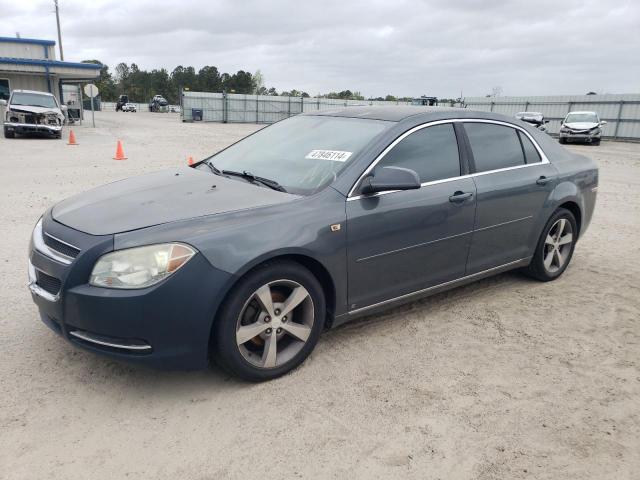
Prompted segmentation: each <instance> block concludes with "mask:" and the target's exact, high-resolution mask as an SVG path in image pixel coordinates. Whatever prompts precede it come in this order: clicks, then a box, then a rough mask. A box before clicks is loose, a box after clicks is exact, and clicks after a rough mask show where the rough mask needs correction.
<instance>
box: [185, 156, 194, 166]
mask: <svg viewBox="0 0 640 480" xmlns="http://www.w3.org/2000/svg"><path fill="white" fill-rule="evenodd" d="M187 163H188V164H189V165H193V163H194V162H193V157H192V156H191V155H189V158H188V159H187Z"/></svg>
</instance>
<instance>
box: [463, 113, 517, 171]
mask: <svg viewBox="0 0 640 480" xmlns="http://www.w3.org/2000/svg"><path fill="white" fill-rule="evenodd" d="M464 129H465V131H466V132H467V137H469V143H470V144H471V151H472V152H473V160H474V162H475V165H476V171H477V172H486V171H488V170H497V169H499V168H507V167H517V166H520V165H524V154H523V152H522V146H521V144H520V140H519V139H518V132H517V131H516V129H514V128H511V127H505V126H503V125H495V124H492V123H465V124H464Z"/></svg>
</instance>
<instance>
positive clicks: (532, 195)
mask: <svg viewBox="0 0 640 480" xmlns="http://www.w3.org/2000/svg"><path fill="white" fill-rule="evenodd" d="M597 187H598V169H597V167H596V164H595V163H594V162H593V161H592V160H590V159H588V158H587V157H584V156H582V155H578V154H575V153H573V152H570V151H569V150H567V149H564V148H562V147H561V146H560V145H558V143H557V142H556V141H554V140H553V139H552V138H551V137H549V136H548V135H546V134H543V133H542V132H540V131H539V130H537V129H535V128H533V127H531V126H529V125H527V124H525V123H522V122H520V121H518V120H516V119H514V118H511V117H507V116H504V115H499V114H494V113H489V112H475V111H470V110H465V109H459V110H456V109H441V108H437V107H435V108H434V107H424V109H422V110H420V111H418V110H417V109H416V108H415V107H411V106H404V107H350V108H346V109H340V110H329V111H323V112H314V113H307V114H301V115H297V116H295V117H291V118H289V119H287V120H283V121H281V122H278V123H275V124H273V125H271V126H268V127H266V128H264V129H262V130H260V131H258V132H256V133H254V134H252V135H250V136H248V137H247V138H245V139H243V140H241V141H240V142H238V143H235V144H234V145H232V146H230V147H228V148H226V149H224V150H222V151H220V152H218V153H216V154H214V155H212V156H211V157H209V158H207V159H205V160H203V161H201V162H199V163H196V164H194V165H193V166H192V167H187V166H184V167H176V168H171V169H169V170H164V171H159V172H157V173H152V174H147V175H143V176H138V177H134V178H130V179H127V180H122V181H119V182H116V183H111V184H108V185H105V186H102V187H98V188H96V189H94V190H91V191H88V192H85V193H80V194H79V195H77V196H75V197H71V198H68V199H66V200H63V201H61V202H60V203H58V204H56V205H54V206H53V207H52V208H50V209H49V210H47V211H46V212H45V213H44V214H43V216H42V218H41V219H40V220H39V221H38V222H37V225H36V226H35V229H34V231H33V234H32V237H31V245H30V256H29V279H30V280H29V288H30V290H31V293H32V298H33V300H34V301H35V303H36V304H37V306H38V308H39V311H40V316H41V319H42V321H43V322H44V323H46V324H47V325H48V326H50V327H51V328H52V329H53V330H54V331H55V332H57V333H58V334H61V335H62V336H64V337H65V338H66V339H67V340H68V341H70V342H72V343H73V344H75V345H77V346H80V347H82V348H85V349H88V350H91V351H94V352H99V353H103V354H106V355H110V356H112V357H115V358H119V359H126V360H129V361H132V362H140V363H144V364H148V365H152V366H156V367H162V368H190V369H191V368H203V367H205V366H206V365H207V364H208V360H209V358H210V357H211V358H213V359H214V360H215V361H216V362H217V363H218V364H219V365H221V366H222V367H223V368H224V369H226V370H228V371H229V372H231V373H233V374H234V375H237V376H240V377H242V378H245V379H248V380H265V379H271V378H275V377H277V376H279V375H282V374H284V373H286V372H288V371H290V370H291V369H293V368H295V367H296V366H298V365H299V364H300V363H302V361H303V360H304V359H305V358H306V357H307V356H308V355H309V354H310V353H311V351H312V350H313V348H314V346H315V345H316V342H317V341H318V339H319V337H320V334H321V333H322V331H323V330H324V329H325V328H332V327H335V326H336V325H339V324H342V323H344V322H347V321H350V320H352V319H354V318H357V317H359V316H362V315H368V314H372V313H375V312H376V311H379V310H381V309H384V308H387V307H390V306H393V305H397V304H399V303H401V302H406V301H409V300H412V299H416V298H419V297H421V296H425V295H430V294H433V293H436V292H440V291H443V290H446V289H449V288H453V287H455V286H459V285H463V284H466V283H469V282H472V281H475V280H478V279H481V278H484V277H487V276H490V275H495V274H497V273H500V272H504V271H507V270H512V269H516V268H519V269H523V270H524V272H526V273H527V274H528V275H530V276H531V277H533V278H535V279H538V280H541V281H550V280H555V279H556V278H558V277H559V276H560V275H562V273H563V272H564V271H565V269H566V268H567V265H569V262H570V261H571V258H572V254H573V251H574V248H575V246H576V242H577V241H578V239H579V238H580V237H581V236H582V235H583V234H584V232H585V230H586V229H587V227H588V225H589V223H590V221H591V216H592V213H593V209H594V205H595V201H596V190H597ZM477 308H483V306H482V305H478V306H477ZM390 361H391V359H390Z"/></svg>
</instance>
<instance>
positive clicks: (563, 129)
mask: <svg viewBox="0 0 640 480" xmlns="http://www.w3.org/2000/svg"><path fill="white" fill-rule="evenodd" d="M560 131H561V132H562V133H566V132H568V131H569V127H565V126H562V127H560Z"/></svg>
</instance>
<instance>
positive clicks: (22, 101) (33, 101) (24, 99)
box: [11, 92, 58, 108]
mask: <svg viewBox="0 0 640 480" xmlns="http://www.w3.org/2000/svg"><path fill="white" fill-rule="evenodd" d="M11 105H25V106H30V107H44V108H58V102H56V98H55V97H54V96H53V95H42V94H40V93H26V92H13V97H12V98H11Z"/></svg>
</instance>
